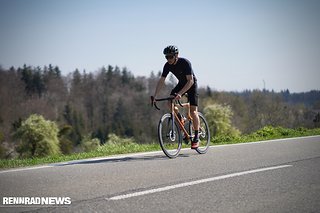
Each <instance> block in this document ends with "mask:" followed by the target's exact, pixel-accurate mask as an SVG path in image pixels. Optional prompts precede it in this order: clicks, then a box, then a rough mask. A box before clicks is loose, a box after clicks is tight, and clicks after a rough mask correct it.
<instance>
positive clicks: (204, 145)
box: [189, 112, 210, 154]
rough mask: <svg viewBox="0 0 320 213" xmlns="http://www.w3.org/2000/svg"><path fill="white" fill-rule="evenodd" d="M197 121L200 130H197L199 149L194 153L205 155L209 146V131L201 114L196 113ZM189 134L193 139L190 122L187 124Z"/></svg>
mask: <svg viewBox="0 0 320 213" xmlns="http://www.w3.org/2000/svg"><path fill="white" fill-rule="evenodd" d="M198 115H199V120H200V128H199V139H200V141H199V147H198V148H197V149H196V151H197V152H198V153H199V154H205V153H206V152H207V151H208V149H209V145H210V130H209V125H208V123H207V121H206V119H205V117H204V115H203V114H202V113H201V112H198ZM189 134H190V135H192V138H193V137H194V129H193V126H192V122H190V124H189Z"/></svg>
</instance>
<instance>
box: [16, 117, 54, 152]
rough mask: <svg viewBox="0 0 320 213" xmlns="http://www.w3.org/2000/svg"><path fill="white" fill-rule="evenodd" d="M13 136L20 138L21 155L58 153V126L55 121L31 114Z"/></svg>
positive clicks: (19, 150)
mask: <svg viewBox="0 0 320 213" xmlns="http://www.w3.org/2000/svg"><path fill="white" fill-rule="evenodd" d="M15 136H16V137H17V138H18V139H19V140H20V144H19V145H18V147H17V152H18V153H19V154H20V156H21V157H43V156H48V155H55V154H59V153H60V148H59V140H58V127H57V125H56V123H55V122H52V121H47V120H45V119H44V118H43V117H42V116H41V115H36V114H33V115H31V116H30V117H29V118H28V119H27V120H25V121H23V122H22V124H21V126H20V127H19V128H18V129H17V131H16V133H15Z"/></svg>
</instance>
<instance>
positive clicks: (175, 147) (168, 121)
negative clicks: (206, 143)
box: [158, 113, 182, 158]
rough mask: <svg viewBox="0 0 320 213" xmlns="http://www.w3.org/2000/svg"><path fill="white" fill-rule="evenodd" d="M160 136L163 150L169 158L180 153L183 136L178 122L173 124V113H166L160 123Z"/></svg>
mask: <svg viewBox="0 0 320 213" xmlns="http://www.w3.org/2000/svg"><path fill="white" fill-rule="evenodd" d="M158 138H159V143H160V146H161V149H162V151H163V152H164V154H165V155H166V156H167V157H169V158H175V157H177V156H178V155H179V153H180V150H181V145H182V138H181V132H180V129H179V126H178V124H177V123H176V122H174V125H173V126H172V115H171V114H170V113H166V114H164V115H163V116H162V117H161V119H160V121H159V125H158Z"/></svg>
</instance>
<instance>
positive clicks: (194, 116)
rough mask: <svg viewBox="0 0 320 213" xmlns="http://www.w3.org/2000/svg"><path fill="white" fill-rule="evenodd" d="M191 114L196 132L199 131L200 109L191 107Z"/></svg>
mask: <svg viewBox="0 0 320 213" xmlns="http://www.w3.org/2000/svg"><path fill="white" fill-rule="evenodd" d="M190 114H191V117H192V120H193V127H194V130H195V131H196V130H198V131H199V125H200V120H199V115H198V107H197V106H192V105H190Z"/></svg>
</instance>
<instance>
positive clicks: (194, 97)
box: [170, 82, 199, 106]
mask: <svg viewBox="0 0 320 213" xmlns="http://www.w3.org/2000/svg"><path fill="white" fill-rule="evenodd" d="M183 87H184V85H182V84H177V86H176V87H175V88H173V90H172V91H171V93H170V95H173V96H175V94H176V93H178V92H180V90H181V89H182V88H183ZM187 94H188V102H189V103H190V105H192V106H198V97H199V94H198V85H197V82H194V84H193V85H192V86H191V87H190V89H189V90H188V91H187ZM181 95H184V94H181Z"/></svg>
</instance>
